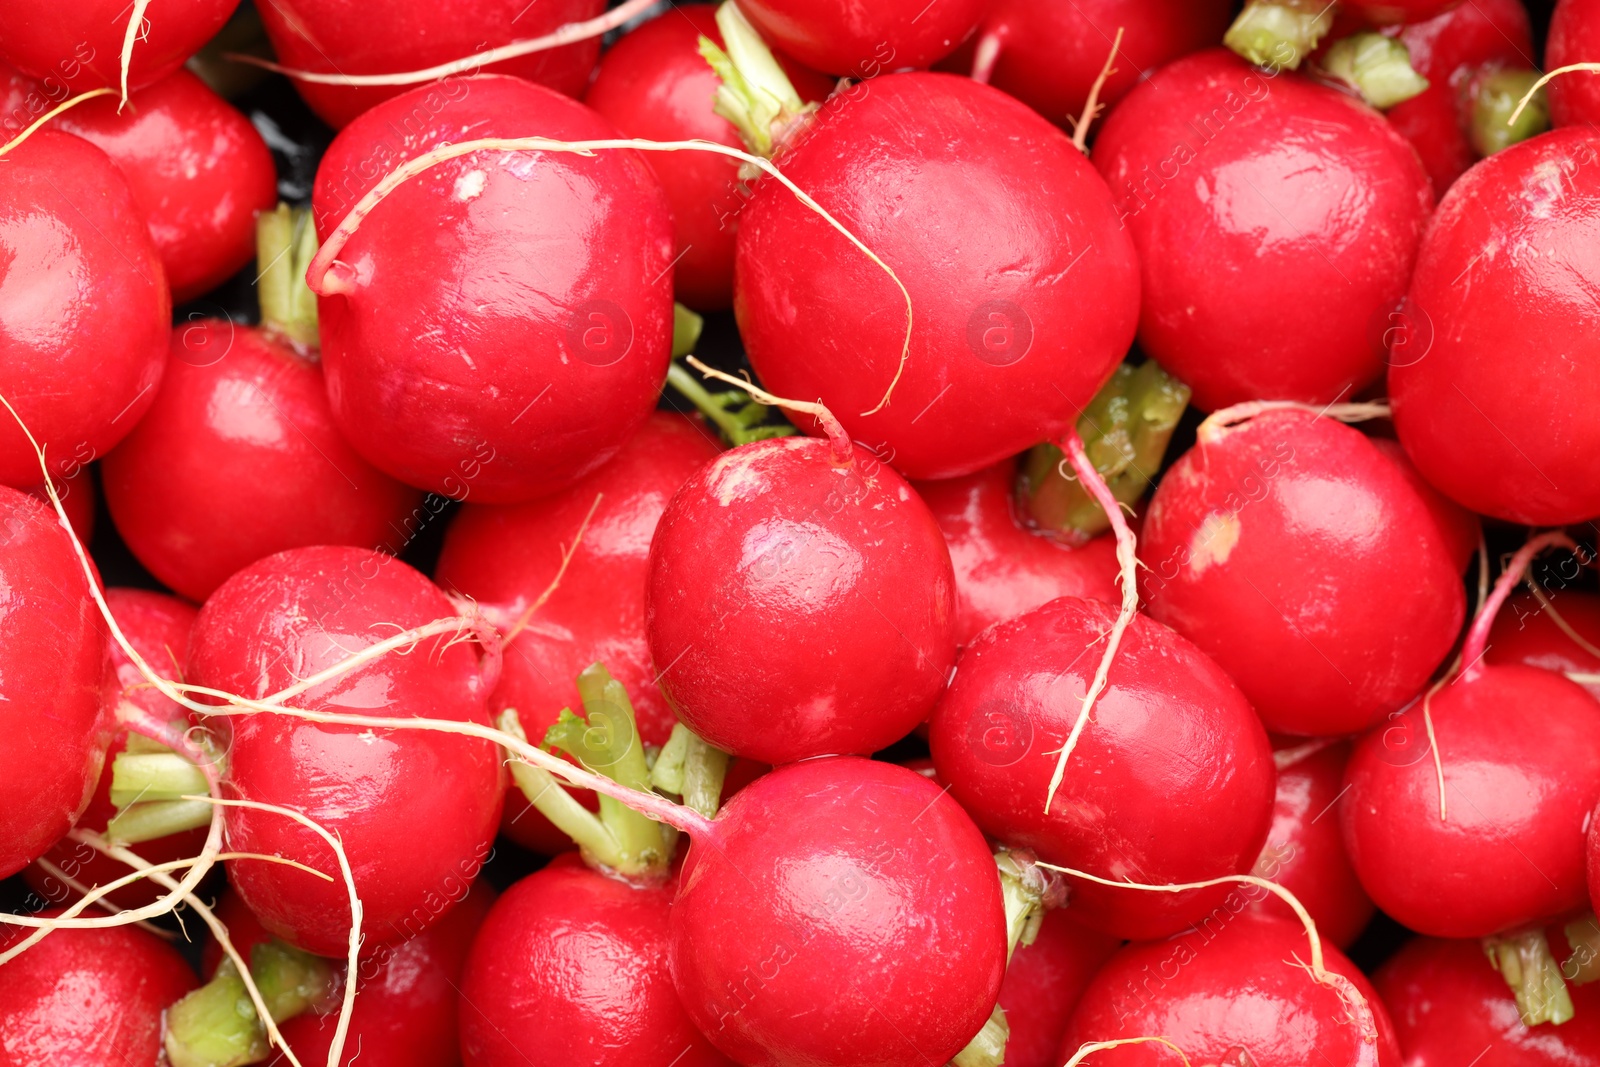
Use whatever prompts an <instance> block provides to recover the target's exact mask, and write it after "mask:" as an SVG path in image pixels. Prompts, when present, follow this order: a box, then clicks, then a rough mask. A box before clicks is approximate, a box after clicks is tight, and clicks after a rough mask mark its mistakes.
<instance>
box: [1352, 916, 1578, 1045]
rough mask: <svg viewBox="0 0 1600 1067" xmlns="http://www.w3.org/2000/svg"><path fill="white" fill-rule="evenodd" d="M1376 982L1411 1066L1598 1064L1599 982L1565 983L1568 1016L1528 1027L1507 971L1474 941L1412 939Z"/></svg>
mask: <svg viewBox="0 0 1600 1067" xmlns="http://www.w3.org/2000/svg"><path fill="white" fill-rule="evenodd" d="M1372 984H1373V985H1374V986H1376V987H1377V990H1378V995H1379V996H1380V997H1382V998H1383V1003H1384V1006H1385V1007H1386V1008H1388V1011H1389V1018H1390V1019H1392V1020H1393V1021H1394V1030H1395V1036H1396V1037H1397V1038H1398V1039H1399V1042H1400V1052H1401V1055H1402V1056H1403V1057H1404V1059H1405V1063H1406V1065H1407V1067H1462V1065H1464V1064H1467V1063H1471V1062H1472V1060H1473V1058H1474V1057H1478V1056H1484V1059H1485V1060H1488V1059H1491V1058H1492V1059H1493V1060H1494V1062H1495V1063H1496V1064H1497V1065H1501V1067H1545V1065H1547V1064H1552V1063H1560V1064H1565V1065H1568V1067H1595V1065H1596V1064H1600V986H1595V985H1583V986H1579V985H1569V986H1568V993H1569V995H1570V996H1571V997H1572V1000H1573V1004H1574V1007H1575V1008H1576V1014H1575V1015H1574V1016H1573V1017H1572V1018H1571V1019H1570V1020H1568V1021H1567V1022H1565V1023H1562V1024H1561V1025H1559V1026H1554V1025H1550V1024H1543V1025H1540V1026H1534V1027H1528V1026H1524V1025H1523V1023H1522V1018H1521V1016H1520V1015H1519V1013H1518V1011H1517V1002H1516V1000H1515V999H1514V998H1513V997H1512V995H1511V991H1510V990H1509V989H1507V988H1506V980H1505V978H1503V977H1502V976H1501V975H1500V974H1499V973H1498V972H1496V971H1495V969H1494V966H1493V965H1492V964H1491V963H1490V962H1489V960H1488V959H1486V958H1485V957H1484V954H1483V946H1482V945H1481V944H1480V943H1479V942H1477V941H1445V940H1440V939H1438V938H1432V937H1419V938H1415V939H1413V940H1411V941H1409V942H1407V943H1406V944H1405V945H1403V946H1402V947H1401V949H1400V951H1399V952H1398V953H1396V954H1395V955H1394V956H1391V957H1390V958H1389V960H1388V962H1386V963H1385V964H1384V965H1383V966H1382V967H1380V968H1378V970H1377V971H1376V973H1374V974H1373V976H1372ZM1485 1050H1489V1055H1487V1056H1485V1055H1484V1053H1485Z"/></svg>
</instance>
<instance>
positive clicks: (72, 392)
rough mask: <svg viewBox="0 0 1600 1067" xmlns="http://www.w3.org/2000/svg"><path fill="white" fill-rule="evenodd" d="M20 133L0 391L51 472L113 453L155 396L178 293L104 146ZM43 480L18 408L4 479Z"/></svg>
mask: <svg viewBox="0 0 1600 1067" xmlns="http://www.w3.org/2000/svg"><path fill="white" fill-rule="evenodd" d="M10 10H12V11H16V10H18V9H16V8H11V9H10ZM0 21H3V19H0ZM8 37H9V35H8V34H7V33H5V32H4V31H3V30H0V38H8ZM12 143H13V144H15V147H7V148H3V149H0V151H3V152H4V160H5V161H4V163H3V164H0V289H4V291H5V292H6V293H7V294H8V297H7V299H6V300H4V301H0V337H4V338H5V349H4V351H5V358H4V359H3V360H0V396H4V397H5V398H6V399H7V400H8V401H10V402H11V404H12V405H13V406H14V407H15V409H16V413H17V415H18V416H19V417H20V419H21V420H22V422H23V423H25V424H26V425H27V426H28V428H29V429H30V430H31V431H32V433H33V435H34V436H35V437H37V438H38V440H39V442H40V443H41V444H42V445H43V446H44V448H45V456H46V458H47V459H48V461H49V464H50V471H51V473H52V474H53V475H67V474H71V473H76V472H77V471H78V470H81V469H82V467H83V466H84V465H85V464H87V463H88V462H89V461H90V460H93V459H95V458H96V457H98V456H101V455H104V454H105V452H106V451H107V450H108V449H110V448H111V446H112V445H115V444H116V443H117V442H118V441H120V440H121V439H122V438H123V437H124V436H126V435H127V433H128V431H130V430H132V429H133V427H134V425H135V424H136V423H137V422H138V421H139V418H140V416H142V415H143V414H144V412H145V410H146V409H147V408H148V407H149V406H150V402H151V400H152V399H153V398H154V395H155V387H156V385H157V383H158V382H159V381H160V380H161V366H162V363H163V361H164V360H165V358H166V348H167V336H168V333H169V331H170V326H169V325H168V319H169V318H170V315H171V301H170V298H169V297H168V294H167V283H166V278H165V277H164V275H163V274H162V269H161V259H160V257H159V255H158V254H157V253H156V249H155V246H154V245H153V244H151V242H150V235H149V232H148V231H147V230H146V228H145V224H144V220H143V217H142V216H141V215H140V213H139V210H138V208H137V206H136V205H135V204H134V201H133V197H132V196H131V195H129V192H128V184H127V182H125V181H124V180H123V178H122V175H121V174H119V173H118V171H117V168H116V166H115V165H114V164H113V163H112V162H111V160H110V159H109V158H107V156H106V154H105V153H104V152H102V151H100V149H98V148H96V147H94V146H93V145H91V144H89V143H88V142H87V141H84V140H81V139H79V138H77V137H72V136H70V135H68V134H64V133H55V132H52V131H48V130H41V131H39V132H37V133H34V134H33V135H32V136H30V137H29V138H28V139H27V140H26V141H23V142H22V143H20V144H16V142H15V141H13V142H12ZM12 293H15V294H16V295H15V296H10V295H9V294H12ZM87 382H93V383H94V388H92V389H88V388H83V386H84V384H85V383H87ZM39 481H40V470H39V462H38V460H37V458H36V457H35V455H34V452H33V449H32V448H31V447H30V446H29V443H28V440H27V437H26V436H25V435H24V434H23V432H22V431H21V430H20V429H18V428H17V426H16V425H15V424H14V423H13V422H12V421H11V420H10V419H9V418H7V419H6V420H4V424H3V425H0V484H4V485H17V486H31V485H37V484H39Z"/></svg>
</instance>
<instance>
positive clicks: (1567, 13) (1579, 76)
mask: <svg viewBox="0 0 1600 1067" xmlns="http://www.w3.org/2000/svg"><path fill="white" fill-rule="evenodd" d="M1544 58H1545V66H1546V67H1548V68H1549V69H1551V70H1559V69H1560V68H1562V67H1569V66H1572V65H1573V64H1575V63H1594V62H1596V61H1600V2H1596V0H1556V7H1555V12H1554V13H1553V14H1552V15H1551V17H1550V36H1549V38H1548V39H1547V40H1546V41H1545V45H1544ZM1549 93H1550V117H1551V118H1552V119H1553V120H1554V121H1555V124H1556V125H1557V126H1593V125H1594V123H1595V122H1596V120H1600V74H1596V73H1595V72H1593V71H1589V70H1576V71H1572V72H1570V73H1567V74H1563V75H1561V76H1560V77H1559V78H1555V79H1553V80H1552V81H1551V83H1550V88H1549Z"/></svg>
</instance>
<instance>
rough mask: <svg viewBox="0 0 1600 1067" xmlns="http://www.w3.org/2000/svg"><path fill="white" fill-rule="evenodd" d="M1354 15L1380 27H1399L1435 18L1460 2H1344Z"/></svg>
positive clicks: (1436, 0)
mask: <svg viewBox="0 0 1600 1067" xmlns="http://www.w3.org/2000/svg"><path fill="white" fill-rule="evenodd" d="M1344 3H1345V5H1346V6H1347V7H1348V8H1349V9H1350V10H1351V11H1352V12H1354V13H1355V14H1357V15H1360V16H1361V17H1362V18H1364V19H1367V20H1369V21H1371V22H1374V23H1377V24H1378V25H1380V26H1399V25H1404V24H1407V23H1413V22H1422V21H1424V20H1426V19H1431V18H1436V17H1438V16H1439V15H1442V14H1444V13H1445V12H1446V11H1449V10H1450V9H1451V8H1453V7H1455V6H1456V5H1458V4H1460V3H1461V0H1344Z"/></svg>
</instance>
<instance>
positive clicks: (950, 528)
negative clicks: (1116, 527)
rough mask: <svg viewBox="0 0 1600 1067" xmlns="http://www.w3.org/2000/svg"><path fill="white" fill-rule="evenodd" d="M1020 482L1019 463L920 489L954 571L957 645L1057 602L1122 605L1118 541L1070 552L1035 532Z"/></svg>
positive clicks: (1103, 538)
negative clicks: (1019, 508)
mask: <svg viewBox="0 0 1600 1067" xmlns="http://www.w3.org/2000/svg"><path fill="white" fill-rule="evenodd" d="M1015 480H1016V461H1015V460H1005V461H1004V462H1001V463H997V464H995V465H994V466H993V467H988V468H985V469H984V470H981V471H979V472H977V473H976V474H969V475H967V476H966V477H964V478H951V479H948V480H946V481H942V482H918V483H917V485H916V488H917V492H918V493H919V494H921V496H922V499H923V501H924V502H925V503H926V504H927V505H928V509H929V510H930V511H932V512H933V517H934V520H935V521H936V522H938V524H939V528H940V529H941V530H943V531H944V539H945V543H946V544H947V545H948V546H949V548H950V562H951V563H952V564H953V565H954V566H955V576H956V643H957V644H960V645H967V644H970V643H971V642H972V639H973V638H974V637H976V636H978V634H979V633H980V632H982V631H983V630H985V629H987V628H988V627H989V626H991V625H993V624H994V623H997V622H1001V621H1003V620H1005V619H1010V618H1015V617H1016V616H1018V615H1021V614H1022V613H1023V612H1027V611H1032V610H1033V609H1034V608H1036V607H1038V606H1039V605H1041V604H1043V603H1045V602H1046V601H1049V600H1054V599H1055V598H1056V597H1062V596H1075V597H1087V598H1089V599H1091V600H1104V601H1105V602H1107V603H1109V604H1115V603H1117V602H1118V601H1120V600H1121V594H1120V593H1119V592H1118V591H1117V544H1116V541H1115V539H1113V538H1112V537H1111V535H1109V534H1106V535H1103V536H1101V537H1097V538H1095V539H1094V540H1092V541H1090V542H1088V543H1087V544H1084V545H1080V546H1079V547H1077V548H1069V547H1067V546H1066V545H1062V544H1059V543H1057V542H1055V541H1052V540H1050V539H1048V538H1045V537H1041V536H1039V535H1038V534H1035V533H1032V532H1030V531H1029V530H1027V529H1026V528H1024V527H1023V526H1022V524H1021V523H1019V522H1018V521H1017V514H1016V507H1015V505H1014V503H1013V502H1012V496H1011V488H1012V484H1013V483H1014V482H1015Z"/></svg>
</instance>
